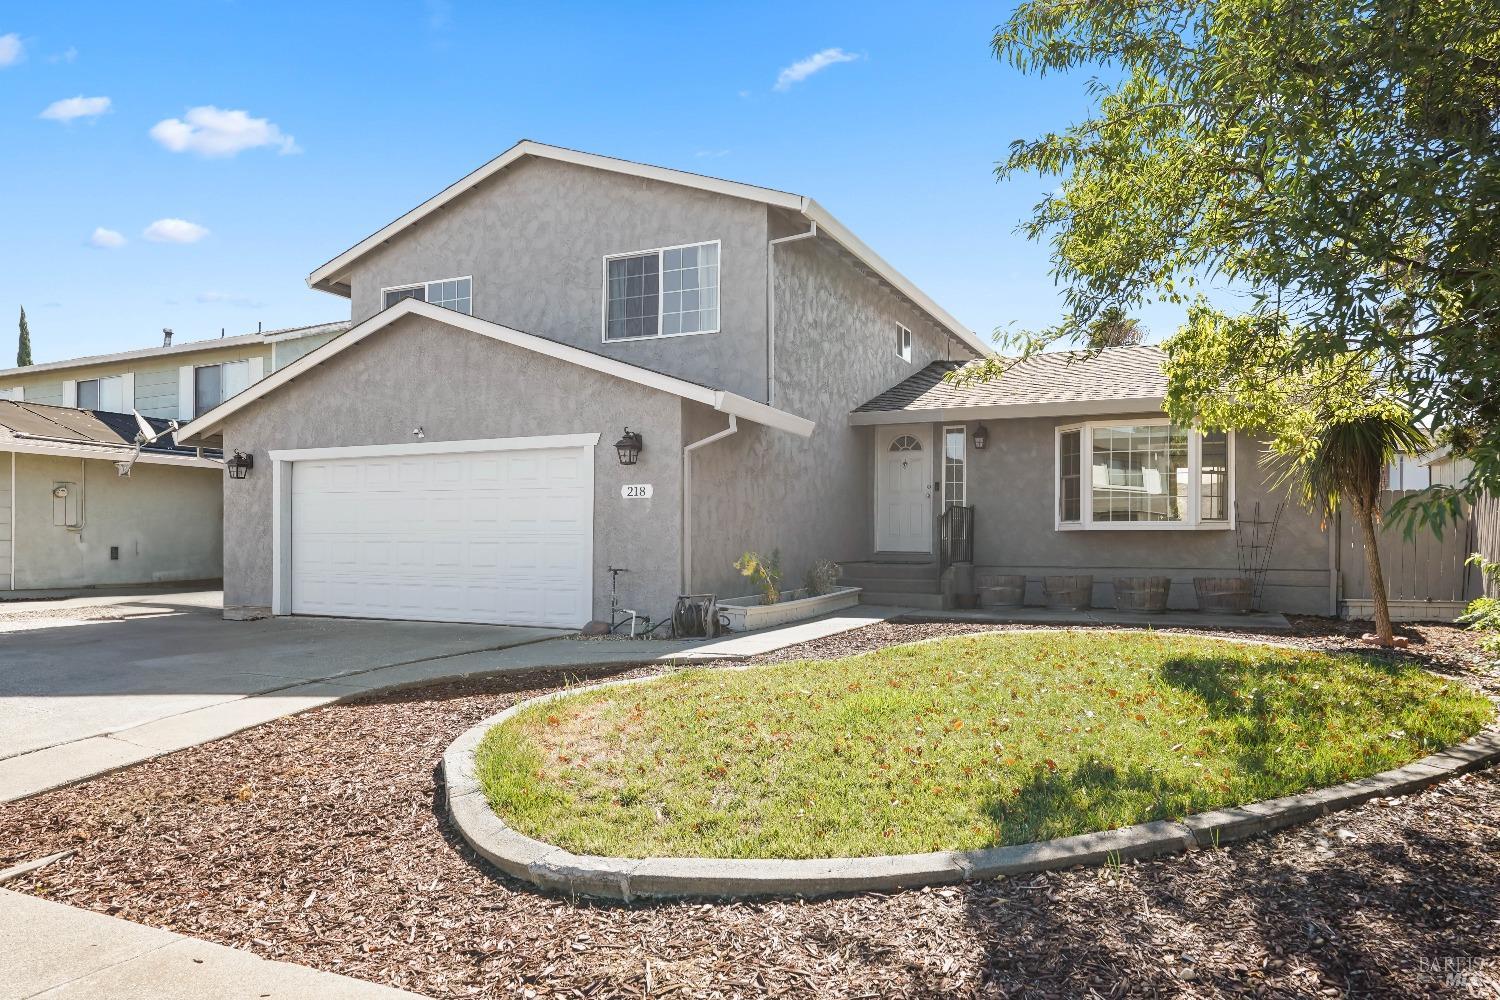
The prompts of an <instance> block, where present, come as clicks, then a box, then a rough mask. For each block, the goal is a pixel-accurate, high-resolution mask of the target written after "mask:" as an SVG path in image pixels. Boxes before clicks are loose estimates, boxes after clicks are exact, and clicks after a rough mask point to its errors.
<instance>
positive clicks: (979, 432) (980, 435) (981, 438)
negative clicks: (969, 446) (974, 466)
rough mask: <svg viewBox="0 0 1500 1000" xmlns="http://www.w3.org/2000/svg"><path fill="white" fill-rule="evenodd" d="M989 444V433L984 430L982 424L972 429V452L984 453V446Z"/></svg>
mask: <svg viewBox="0 0 1500 1000" xmlns="http://www.w3.org/2000/svg"><path fill="white" fill-rule="evenodd" d="M989 443H990V432H989V431H988V430H986V429H985V426H984V424H980V425H979V426H978V427H976V428H974V450H975V451H984V446H985V445H987V444H989Z"/></svg>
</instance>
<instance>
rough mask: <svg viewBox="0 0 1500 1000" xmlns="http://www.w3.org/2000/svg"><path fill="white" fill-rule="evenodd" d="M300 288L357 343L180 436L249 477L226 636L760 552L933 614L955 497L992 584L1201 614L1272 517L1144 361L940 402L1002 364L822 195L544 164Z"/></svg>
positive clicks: (475, 617) (506, 612) (466, 604)
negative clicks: (1244, 513)
mask: <svg viewBox="0 0 1500 1000" xmlns="http://www.w3.org/2000/svg"><path fill="white" fill-rule="evenodd" d="M308 280H309V283H310V284H311V285H312V287H314V288H318V289H321V290H324V291H327V292H330V293H332V294H335V295H340V296H344V297H346V298H348V299H349V300H350V318H351V321H352V323H353V327H352V329H350V330H349V332H347V333H345V334H343V335H342V336H339V337H337V338H335V339H333V340H332V341H330V342H329V343H327V344H325V345H323V346H322V347H319V348H317V349H316V350H314V351H312V352H310V353H308V354H307V355H306V356H305V357H302V358H300V359H299V360H297V361H294V362H292V363H291V364H289V365H286V366H285V367H281V368H279V369H278V370H276V371H275V372H274V373H272V374H270V375H269V376H268V377H267V378H266V379H265V380H264V381H262V382H260V383H259V384H257V385H255V386H253V387H252V388H250V389H249V390H247V391H246V392H243V393H241V394H239V395H238V396H235V397H234V398H233V399H230V400H228V401H226V402H225V403H223V404H222V405H220V406H218V407H215V408H214V409H212V410H210V411H208V412H207V413H204V414H202V415H201V416H199V417H197V419H195V420H194V421H193V422H192V423H191V424H189V425H188V426H187V427H186V428H184V435H185V439H186V440H188V441H190V442H192V441H199V442H207V443H213V444H218V443H220V442H222V446H223V448H224V450H225V453H226V454H232V453H235V452H238V453H240V454H241V455H243V456H246V457H248V458H249V459H250V460H251V461H252V463H253V466H252V470H251V472H250V474H249V475H247V476H246V478H244V479H242V480H226V482H225V484H224V485H225V494H224V581H225V605H226V614H229V615H231V616H253V615H258V614H265V613H274V614H317V615H345V616H357V617H377V618H411V619H428V620H440V621H470V622H500V623H516V624H546V625H557V626H569V627H571V626H579V625H582V624H584V623H585V622H587V621H589V620H590V619H599V618H605V617H607V615H608V609H609V593H610V589H609V586H610V575H609V568H610V567H624V568H626V569H628V570H629V571H630V572H629V573H628V574H626V575H624V576H622V577H621V578H620V582H619V587H620V592H621V596H622V598H623V599H624V602H625V603H626V604H627V605H628V606H629V607H632V608H636V609H639V610H642V611H645V612H647V613H649V614H651V615H653V616H656V617H660V616H662V615H664V614H667V613H668V612H669V611H670V610H671V607H672V605H673V602H674V600H675V597H676V596H677V595H678V594H680V593H701V592H714V593H717V594H719V595H720V596H733V595H739V594H744V593H747V592H749V591H750V589H751V588H750V587H749V586H748V583H747V581H745V580H744V579H742V578H741V577H740V576H739V575H738V573H737V572H736V571H735V569H734V567H733V563H734V561H735V559H736V558H737V557H738V556H739V555H740V554H741V553H742V552H744V551H745V550H747V549H755V550H759V551H761V552H769V551H771V550H773V549H779V550H780V552H781V556H782V561H783V564H784V569H785V572H786V575H787V577H788V578H789V580H790V581H792V582H793V585H795V581H797V580H799V579H800V578H801V575H802V574H803V572H804V570H805V569H806V568H807V567H808V566H809V565H810V564H811V563H813V562H814V561H815V560H821V559H833V560H837V561H841V562H844V563H845V564H847V566H848V571H849V573H850V574H851V575H853V576H855V577H868V578H869V579H868V580H863V581H862V582H867V583H869V584H870V585H871V590H872V591H874V590H877V589H879V585H880V583H881V582H882V581H884V582H885V590H886V593H885V594H884V599H887V600H903V601H905V600H909V599H911V598H914V597H915V598H919V599H921V600H926V601H930V602H934V603H940V601H941V595H940V594H939V593H938V590H937V573H938V565H937V559H936V553H937V545H938V532H939V525H940V523H941V521H942V517H941V515H942V513H943V511H944V510H945V508H947V507H949V506H954V505H964V506H972V507H973V508H974V511H975V515H974V519H975V539H976V547H975V552H974V560H975V562H976V563H978V564H979V565H980V567H981V570H995V571H1007V572H1017V573H1026V574H1028V575H1033V576H1038V575H1040V574H1044V573H1047V572H1052V571H1055V570H1057V569H1062V570H1063V571H1068V572H1072V571H1075V570H1076V571H1079V572H1086V571H1088V570H1090V569H1096V568H1097V569H1099V570H1100V571H1101V576H1100V585H1101V587H1102V588H1103V589H1102V590H1101V591H1100V593H1099V595H1098V596H1099V597H1100V598H1101V599H1105V598H1107V597H1108V593H1109V591H1108V580H1109V575H1108V574H1111V573H1123V572H1148V571H1156V570H1159V571H1161V572H1167V573H1170V574H1171V575H1173V576H1174V577H1176V578H1180V579H1181V580H1182V581H1183V583H1184V585H1185V586H1186V588H1187V590H1186V595H1187V596H1186V598H1185V599H1186V600H1188V601H1189V603H1190V601H1191V577H1192V576H1193V575H1194V574H1196V573H1202V572H1206V571H1233V570H1234V568H1235V566H1236V559H1237V549H1236V541H1235V516H1234V510H1235V502H1234V501H1236V500H1246V499H1250V498H1253V497H1258V496H1260V492H1259V491H1260V489H1261V487H1260V486H1259V478H1258V477H1257V476H1255V475H1250V474H1246V471H1245V470H1246V469H1247V467H1248V466H1249V465H1251V464H1253V458H1252V457H1251V456H1250V452H1251V446H1250V444H1249V443H1248V442H1247V441H1242V440H1234V439H1224V438H1200V437H1199V436H1198V435H1196V434H1194V433H1193V432H1191V431H1188V430H1186V429H1174V428H1168V427H1166V426H1165V418H1164V417H1163V416H1162V413H1161V405H1160V404H1161V399H1160V386H1159V384H1158V383H1159V375H1160V365H1159V357H1157V356H1156V355H1155V354H1154V353H1151V352H1150V351H1149V349H1146V350H1143V351H1137V352H1134V353H1128V352H1127V354H1125V355H1123V356H1121V355H1115V354H1114V353H1113V352H1107V353H1106V355H1105V356H1103V358H1102V359H1096V362H1095V363H1094V364H1093V365H1092V367H1091V366H1089V365H1082V366H1070V365H1065V364H1062V363H1060V362H1059V361H1058V359H1057V358H1051V359H1050V360H1049V359H1039V360H1038V361H1036V362H1032V363H1029V365H1028V366H1027V368H1028V371H1029V374H1027V373H1022V372H1019V371H1018V372H1013V373H1011V374H1010V375H1008V376H1007V377H1006V379H1005V380H1004V381H1003V382H1002V383H997V384H991V385H989V386H986V387H985V388H984V389H983V390H979V389H968V390H966V391H965V393H961V394H958V395H955V396H945V395H944V391H945V390H944V387H945V386H947V385H948V383H944V382H942V381H941V375H942V374H943V373H945V372H946V371H948V370H950V369H951V368H953V367H956V366H959V365H962V364H963V363H965V362H968V361H971V360H973V359H976V358H979V357H980V356H982V355H983V354H984V353H985V350H986V349H985V346H984V344H983V343H982V342H981V340H980V339H979V338H978V337H976V336H975V335H974V334H973V333H972V332H971V331H969V330H968V329H966V328H965V327H964V326H963V325H962V324H960V323H959V322H958V321H956V320H955V319H954V318H953V317H952V316H950V315H949V314H948V313H947V312H946V311H944V310H943V309H942V308H941V307H940V306H939V305H938V304H937V303H935V302H934V301H933V300H932V299H931V298H930V297H929V296H928V295H926V294H925V293H923V292H922V291H921V290H920V289H919V288H917V287H916V285H914V284H913V283H912V282H911V281H910V280H908V279H907V278H905V277H903V276H902V275H901V274H900V273H899V272H897V271H896V270H895V268H893V267H892V266H891V265H890V264H888V263H886V261H885V260H883V259H882V258H881V257H880V256H878V255H877V254H876V253H875V252H874V251H873V250H871V249H870V248H869V247H867V246H866V245H865V244H864V243H863V242H862V241H861V240H860V239H859V238H858V237H856V236H855V235H854V234H853V233H851V232H850V231H849V230H848V229H846V228H845V227H844V226H843V225H841V224H840V223H839V222H838V221H837V220H836V219H835V218H833V217H832V216H831V215H830V214H829V213H828V212H827V211H826V210H825V209H824V208H823V207H822V206H820V205H819V204H818V203H817V202H815V201H813V200H811V199H809V198H805V197H802V196H799V195H794V194H788V193H785V192H781V191H775V190H769V189H766V188H760V187H753V186H750V185H746V184H739V183H734V182H731V181H724V180H719V179H715V178H710V177H703V176H699V175H696V174H690V173H685V172H682V171H676V170H668V169H663V168H659V167H652V166H645V165H641V164H637V163H631V162H625V161H621V160H616V159H610V158H607V157H602V156H596V155H591V154H587V153H580V152H575V151H571V150H565V149H559V148H556V147H551V146H544V145H539V144H537V143H533V142H522V143H520V144H518V145H516V146H515V147H513V148H511V149H510V150H508V151H507V152H505V153H504V154H502V155H501V156H499V157H497V158H496V159H494V160H492V161H490V162H489V163H487V164H485V165H484V166H483V167H481V168H480V169H478V170H476V171H475V172H473V173H471V174H469V175H468V176H467V177H464V178H463V179H461V180H459V181H458V182H456V183H454V184H453V185H451V186H450V187H448V188H447V189H445V190H443V191H442V192H440V193H439V194H437V195H435V196H434V197H432V198H431V199H429V200H428V201H426V202H424V203H423V204H421V205H419V206H418V207H417V208H415V209H413V210H412V211H410V212H408V213H406V214H405V215H403V216H401V217H400V218H398V219H396V220H395V221H393V222H391V223H390V224H388V225H386V226H385V227H383V228H381V229H380V230H378V231H377V232H375V233H374V234H373V235H372V236H370V237H368V238H366V239H364V240H362V241H361V242H359V243H358V244H356V245H355V246H353V247H351V248H350V249H349V250H347V251H345V252H343V253H341V254H339V255H338V256H337V257H335V258H333V259H332V260H330V261H329V262H328V263H326V264H324V265H323V266H321V267H319V268H317V269H316V270H315V271H313V272H312V273H311V275H310V276H309V279H308ZM1153 373H1154V374H1153ZM1137 376H1139V377H1137ZM1117 383H1118V384H1117ZM1049 386H1050V389H1049V388H1048V387H1049ZM934 400H938V402H934ZM981 426H983V427H985V428H986V430H985V432H984V434H982V435H980V436H981V437H985V438H986V440H987V442H988V445H987V447H984V448H982V449H981V448H977V447H975V440H976V439H975V436H976V434H979V432H980V428H981ZM627 430H628V432H629V433H628V434H627ZM617 443H623V444H626V445H627V447H624V448H620V449H617V447H616V445H617ZM637 449H638V450H637ZM1098 455H1103V456H1104V457H1103V459H1102V460H1096V459H1095V456H1098ZM1237 467H1238V468H1239V469H1240V470H1241V471H1240V472H1239V474H1236V472H1235V470H1236V468H1237ZM1282 531H1283V532H1284V533H1289V534H1290V535H1292V536H1295V538H1294V542H1293V543H1292V544H1288V545H1287V546H1286V549H1285V552H1284V555H1285V556H1286V558H1285V559H1283V560H1282V563H1281V564H1278V565H1277V567H1276V568H1275V569H1274V570H1273V574H1272V580H1271V583H1272V586H1270V587H1268V595H1269V597H1268V599H1269V601H1270V602H1271V603H1273V604H1279V605H1281V606H1284V607H1286V608H1288V609H1322V608H1324V607H1325V606H1326V603H1327V583H1328V577H1327V561H1326V551H1327V547H1326V543H1324V542H1323V541H1322V540H1321V539H1317V538H1316V537H1315V536H1316V525H1312V526H1311V527H1310V528H1309V526H1308V525H1306V524H1301V523H1299V524H1297V525H1286V524H1284V525H1283V527H1282ZM1309 543H1311V544H1313V548H1312V550H1311V554H1309V550H1308V549H1307V548H1306V546H1307V544H1309ZM893 567H894V571H892V568H893ZM891 581H895V583H894V584H892V583H891ZM1174 599H1176V600H1179V601H1180V600H1182V599H1184V598H1183V594H1181V593H1175V592H1174Z"/></svg>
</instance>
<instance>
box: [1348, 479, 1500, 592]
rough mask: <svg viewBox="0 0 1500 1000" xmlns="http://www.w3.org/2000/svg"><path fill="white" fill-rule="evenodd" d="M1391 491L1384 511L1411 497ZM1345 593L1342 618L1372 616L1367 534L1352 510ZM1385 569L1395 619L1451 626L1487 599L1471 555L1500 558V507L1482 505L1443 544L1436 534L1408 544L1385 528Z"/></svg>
mask: <svg viewBox="0 0 1500 1000" xmlns="http://www.w3.org/2000/svg"><path fill="white" fill-rule="evenodd" d="M1413 492H1417V491H1415V490H1408V491H1404V492H1403V491H1392V490H1388V491H1386V492H1384V493H1382V494H1381V496H1380V504H1381V508H1382V509H1385V510H1389V509H1390V506H1391V504H1393V503H1395V502H1396V500H1397V499H1399V498H1400V497H1402V496H1405V495H1407V494H1408V493H1413ZM1340 521H1341V525H1340V538H1339V587H1340V596H1341V598H1342V600H1341V601H1340V609H1341V613H1342V614H1344V615H1345V617H1356V618H1365V617H1368V616H1369V614H1370V610H1369V609H1370V578H1369V574H1368V573H1367V572H1366V569H1365V545H1364V533H1363V532H1362V531H1361V530H1360V527H1359V522H1358V521H1357V520H1355V518H1354V516H1353V515H1352V514H1350V513H1349V512H1348V511H1347V510H1346V511H1345V512H1344V516H1343V517H1342V518H1341V519H1340ZM1379 544H1380V568H1381V571H1382V572H1383V573H1384V575H1385V585H1386V593H1387V596H1388V597H1389V600H1390V604H1391V617H1392V618H1395V619H1397V620H1404V621H1421V620H1440V621H1451V620H1452V619H1453V618H1454V617H1455V616H1456V615H1458V614H1460V613H1461V612H1462V611H1463V608H1464V605H1466V604H1467V603H1468V602H1469V601H1471V600H1473V599H1474V598H1475V597H1478V596H1479V595H1480V594H1481V593H1483V587H1484V581H1483V579H1482V575H1481V574H1480V572H1479V570H1478V569H1476V568H1475V567H1473V566H1467V565H1465V563H1466V562H1467V560H1468V558H1469V555H1470V554H1471V553H1473V552H1475V551H1483V548H1484V546H1489V547H1490V548H1492V549H1494V550H1496V551H1497V554H1500V504H1497V503H1496V502H1495V501H1494V499H1493V498H1486V500H1485V501H1483V502H1482V503H1481V505H1480V506H1479V507H1478V508H1476V509H1475V510H1474V511H1472V512H1471V513H1470V516H1468V517H1465V518H1462V519H1460V520H1459V522H1458V523H1457V524H1449V525H1448V526H1447V527H1446V528H1444V530H1443V536H1442V537H1441V538H1438V537H1437V536H1436V535H1434V534H1433V533H1432V532H1431V531H1429V530H1426V529H1422V530H1418V531H1416V532H1415V533H1414V534H1413V535H1412V537H1411V538H1409V539H1408V538H1406V537H1405V536H1404V535H1403V533H1402V531H1401V528H1400V527H1399V526H1398V525H1396V524H1394V523H1390V524H1384V525H1382V526H1381V528H1380V540H1379Z"/></svg>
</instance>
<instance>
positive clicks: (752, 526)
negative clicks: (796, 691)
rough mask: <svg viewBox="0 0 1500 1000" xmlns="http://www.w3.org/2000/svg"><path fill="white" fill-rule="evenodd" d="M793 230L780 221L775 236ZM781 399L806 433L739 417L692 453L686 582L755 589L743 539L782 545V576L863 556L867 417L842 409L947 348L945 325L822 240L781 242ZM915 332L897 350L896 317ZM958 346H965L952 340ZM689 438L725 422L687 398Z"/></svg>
mask: <svg viewBox="0 0 1500 1000" xmlns="http://www.w3.org/2000/svg"><path fill="white" fill-rule="evenodd" d="M795 231H798V230H796V229H792V228H790V226H785V225H783V226H779V227H777V228H776V232H775V235H777V236H781V235H787V233H788V232H795ZM775 280H776V314H775V318H776V397H775V404H776V406H777V407H778V408H780V409H784V410H788V411H790V412H792V413H795V414H797V415H798V416H801V417H806V418H807V419H809V420H813V421H815V422H816V423H817V429H816V430H815V431H814V432H813V435H812V437H811V438H810V439H803V438H799V437H795V436H793V435H790V434H786V433H782V432H779V431H772V430H768V429H766V428H764V427H761V426H758V425H754V424H749V423H746V422H741V424H740V431H739V433H738V434H736V435H735V436H733V437H730V438H727V439H725V440H723V441H719V442H716V443H715V444H712V445H709V446H707V447H706V448H703V449H700V450H699V451H697V452H695V454H694V458H693V459H692V461H693V462H694V509H693V531H694V538H693V564H694V565H693V577H692V579H693V586H694V589H695V590H700V591H714V592H717V593H718V594H720V595H721V596H722V595H738V594H746V593H749V592H751V590H752V589H753V588H752V587H751V586H750V584H749V582H748V581H746V580H743V579H741V578H740V577H739V575H738V573H737V572H736V571H735V569H734V566H733V564H734V561H735V559H736V558H737V557H738V556H739V555H740V554H741V553H742V552H744V551H745V550H746V549H755V550H758V551H761V552H767V553H769V552H770V551H771V550H773V549H779V550H780V552H781V556H782V563H783V570H784V572H785V577H786V586H788V587H797V586H801V581H802V578H803V575H804V574H805V573H806V571H807V569H808V567H809V566H811V564H812V563H813V562H815V561H817V560H820V559H833V560H851V559H863V558H868V556H869V555H870V552H871V550H872V546H873V505H874V497H873V495H872V492H871V490H872V485H871V483H872V480H871V471H870V470H871V449H872V448H873V444H872V443H871V442H872V440H873V435H872V433H871V431H870V429H869V428H864V427H851V426H850V425H849V412H850V411H851V410H853V409H854V408H855V407H856V406H858V405H859V404H860V403H862V402H864V401H865V400H866V399H869V398H871V397H872V396H875V395H876V394H878V393H880V392H881V391H883V390H885V389H887V388H889V387H890V386H891V385H893V384H895V383H897V382H899V381H901V380H902V379H904V378H906V377H908V376H909V375H911V374H912V373H913V372H915V371H917V370H918V369H920V368H921V367H922V366H923V365H925V364H927V363H929V362H931V361H934V360H938V359H943V358H948V357H950V353H949V351H950V340H949V337H948V335H947V333H946V332H945V331H943V330H942V329H941V328H939V327H937V326H936V325H934V324H932V323H931V322H930V321H928V320H926V319H925V317H924V316H923V315H922V314H921V313H920V312H919V311H918V310H917V309H916V308H914V307H913V306H911V305H910V304H909V303H908V302H906V301H905V300H904V299H902V298H900V297H898V296H896V295H894V294H892V293H891V292H890V291H889V290H888V289H887V288H886V287H885V286H884V285H883V284H881V283H879V282H877V281H876V280H875V279H873V278H869V277H866V276H864V275H863V274H861V273H860V272H858V271H857V270H856V269H855V267H854V265H853V263H852V262H851V260H850V258H848V257H847V256H846V255H844V254H843V253H842V252H841V251H840V250H838V249H837V248H836V247H835V246H834V245H833V244H832V243H830V242H829V241H828V240H826V239H819V240H802V241H798V242H794V243H786V244H782V245H781V246H779V247H778V248H777V249H776V270H775ZM898 322H899V323H901V324H902V325H904V326H906V327H907V328H908V329H910V330H911V331H912V360H911V362H910V363H907V362H905V361H903V360H901V358H899V357H898V356H897V355H896V341H895V326H896V324H897V323H898ZM951 349H952V352H953V353H952V355H951V356H953V357H959V358H968V357H971V356H972V354H971V352H970V351H969V350H968V348H966V347H964V346H963V345H962V344H959V343H958V342H957V341H953V342H952V348H951ZM687 410H688V415H687V426H686V430H687V440H689V441H691V440H696V439H699V438H702V437H704V436H705V435H706V434H709V433H712V432H713V431H714V430H717V429H718V428H720V427H723V426H724V418H723V416H722V415H721V414H715V413H712V412H710V411H708V410H706V409H705V408H703V407H698V406H689V407H687Z"/></svg>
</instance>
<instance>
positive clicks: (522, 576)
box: [290, 447, 594, 628]
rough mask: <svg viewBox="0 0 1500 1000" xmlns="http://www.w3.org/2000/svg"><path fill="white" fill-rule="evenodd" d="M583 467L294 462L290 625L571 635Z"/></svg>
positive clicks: (585, 607) (482, 456)
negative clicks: (295, 621) (335, 623)
mask: <svg viewBox="0 0 1500 1000" xmlns="http://www.w3.org/2000/svg"><path fill="white" fill-rule="evenodd" d="M351 450H353V451H356V452H357V451H359V450H360V449H351ZM376 450H379V449H376ZM590 455H591V449H587V448H575V447H565V448H535V449H518V450H506V451H474V452H458V453H441V452H440V453H435V454H375V455H357V456H356V457H350V458H341V457H329V458H326V459H312V460H304V461H296V462H293V463H292V464H291V539H290V542H291V553H290V554H291V580H290V582H291V607H290V610H291V612H292V613H293V614H302V615H335V616H341V617H349V618H398V619H413V620H418V621H444V622H478V623H484V624H495V625H550V626H561V627H568V628H572V627H577V626H579V625H582V624H583V623H584V622H586V621H588V620H589V618H590V617H591V614H592V608H591V605H592V597H593V589H592V585H591V582H590V580H591V571H592V565H593V552H592V537H593V532H592V523H593V505H594V498H593V472H592V467H591V465H590Z"/></svg>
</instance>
